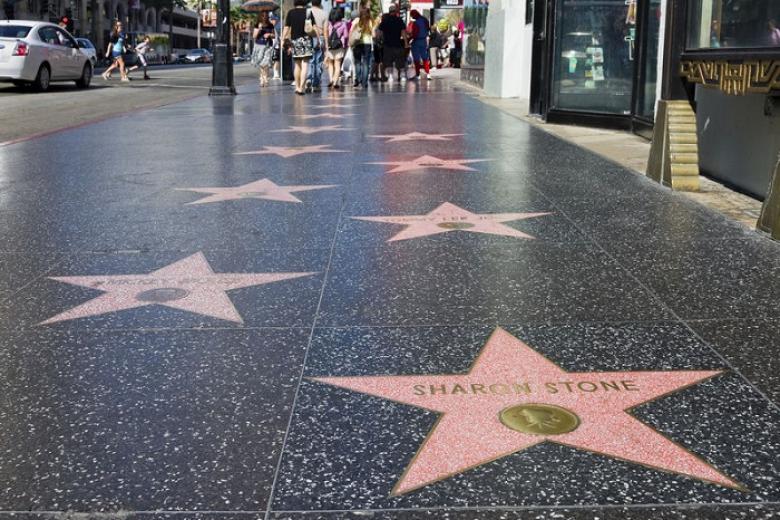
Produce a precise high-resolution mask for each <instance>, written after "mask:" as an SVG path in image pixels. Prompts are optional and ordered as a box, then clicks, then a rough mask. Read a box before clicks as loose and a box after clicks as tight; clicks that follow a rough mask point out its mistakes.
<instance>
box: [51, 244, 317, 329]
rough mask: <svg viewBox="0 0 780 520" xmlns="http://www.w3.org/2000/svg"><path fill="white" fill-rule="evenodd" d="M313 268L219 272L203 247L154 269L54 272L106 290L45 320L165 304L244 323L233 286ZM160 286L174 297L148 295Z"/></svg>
mask: <svg viewBox="0 0 780 520" xmlns="http://www.w3.org/2000/svg"><path fill="white" fill-rule="evenodd" d="M315 274H317V273H316V272H309V273H215V272H214V271H213V270H212V269H211V266H210V265H209V263H208V261H207V260H206V257H205V256H204V255H203V253H201V252H198V253H195V254H193V255H191V256H188V257H187V258H183V259H182V260H179V261H177V262H174V263H172V264H169V265H167V266H165V267H162V268H160V269H157V270H156V271H152V272H151V273H149V274H122V275H98V276H51V277H49V278H50V279H51V280H56V281H58V282H64V283H67V284H71V285H77V286H79V287H88V288H90V289H97V290H100V291H103V294H101V295H100V296H98V297H96V298H93V299H91V300H89V301H87V302H85V303H82V304H81V305H78V306H76V307H73V308H72V309H70V310H67V311H65V312H62V313H60V314H57V315H56V316H54V317H52V318H49V319H47V320H45V321H42V322H41V323H39V325H48V324H52V323H57V322H60V321H66V320H73V319H76V318H85V317H88V316H98V315H100V314H107V313H110V312H116V311H121V310H125V309H134V308H137V307H145V306H147V305H163V306H165V307H171V308H173V309H179V310H183V311H188V312H192V313H195V314H201V315H203V316H210V317H212V318H217V319H221V320H226V321H232V322H235V323H243V322H244V321H243V319H242V318H241V315H240V314H239V313H238V311H237V310H236V308H235V306H234V305H233V302H231V301H230V298H229V297H228V295H227V291H231V290H233V289H242V288H244V287H253V286H255V285H264V284H268V283H273V282H279V281H282V280H289V279H292V278H300V277H304V276H312V275H315ZM155 290H161V291H163V292H164V291H168V293H167V295H168V296H171V295H172V297H170V299H169V300H168V301H164V298H165V296H166V295H165V294H163V301H160V300H159V299H158V300H156V301H152V300H145V299H144V295H145V294H150V292H152V293H153V292H154V291H155Z"/></svg>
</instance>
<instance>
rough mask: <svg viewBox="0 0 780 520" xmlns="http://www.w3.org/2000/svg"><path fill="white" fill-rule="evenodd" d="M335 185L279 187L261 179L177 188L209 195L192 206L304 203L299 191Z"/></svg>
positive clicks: (321, 188)
mask: <svg viewBox="0 0 780 520" xmlns="http://www.w3.org/2000/svg"><path fill="white" fill-rule="evenodd" d="M335 187H336V185H335V184H321V185H314V186H308V185H300V186H279V185H278V184H276V183H274V182H273V181H271V180H269V179H260V180H259V181H253V182H250V183H247V184H243V185H241V186H234V187H230V188H176V190H177V191H194V192H196V193H208V194H209V196H208V197H203V198H202V199H198V200H195V201H193V202H188V203H187V205H191V204H208V203H211V202H224V201H227V200H240V199H264V200H275V201H279V202H299V203H300V202H303V201H302V200H301V199H299V198H298V197H296V196H295V195H293V193H295V192H298V191H310V190H324V189H327V188H335Z"/></svg>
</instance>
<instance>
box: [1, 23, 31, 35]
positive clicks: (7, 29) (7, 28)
mask: <svg viewBox="0 0 780 520" xmlns="http://www.w3.org/2000/svg"><path fill="white" fill-rule="evenodd" d="M30 29H32V27H25V26H23V25H0V38H26V37H27V35H28V34H30Z"/></svg>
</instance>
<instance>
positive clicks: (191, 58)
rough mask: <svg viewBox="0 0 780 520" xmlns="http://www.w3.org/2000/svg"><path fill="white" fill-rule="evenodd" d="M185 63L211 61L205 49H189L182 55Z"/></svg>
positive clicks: (209, 54)
mask: <svg viewBox="0 0 780 520" xmlns="http://www.w3.org/2000/svg"><path fill="white" fill-rule="evenodd" d="M184 61H185V62H186V63H211V53H210V52H209V51H207V50H206V49H191V50H190V52H188V53H187V55H186V56H184Z"/></svg>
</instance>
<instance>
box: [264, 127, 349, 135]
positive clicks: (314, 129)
mask: <svg viewBox="0 0 780 520" xmlns="http://www.w3.org/2000/svg"><path fill="white" fill-rule="evenodd" d="M350 130H354V128H345V127H342V126H341V125H324V126H290V127H289V128H283V129H280V130H271V131H272V132H277V133H299V134H305V135H311V134H318V133H320V132H347V131H350Z"/></svg>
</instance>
